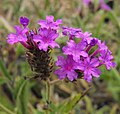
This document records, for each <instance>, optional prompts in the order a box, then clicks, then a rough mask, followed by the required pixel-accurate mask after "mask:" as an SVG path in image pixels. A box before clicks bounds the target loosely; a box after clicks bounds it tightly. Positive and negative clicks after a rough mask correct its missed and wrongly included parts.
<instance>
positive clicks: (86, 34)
mask: <svg viewBox="0 0 120 114" xmlns="http://www.w3.org/2000/svg"><path fill="white" fill-rule="evenodd" d="M91 35H92V33H89V32H84V33H83V32H79V33H77V34H76V38H82V39H83V40H84V41H86V42H87V44H90V42H91V40H92V39H93V38H92V37H91Z"/></svg>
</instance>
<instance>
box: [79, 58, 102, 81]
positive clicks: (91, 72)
mask: <svg viewBox="0 0 120 114" xmlns="http://www.w3.org/2000/svg"><path fill="white" fill-rule="evenodd" d="M97 66H99V60H98V59H97V58H93V59H90V58H89V57H87V58H86V59H84V61H80V63H79V67H78V68H79V70H81V71H83V73H84V79H85V80H86V81H88V82H90V81H91V80H92V76H94V77H99V75H100V74H101V71H100V70H99V69H98V68H97Z"/></svg>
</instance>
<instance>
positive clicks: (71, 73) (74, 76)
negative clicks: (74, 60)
mask: <svg viewBox="0 0 120 114" xmlns="http://www.w3.org/2000/svg"><path fill="white" fill-rule="evenodd" d="M67 77H68V79H69V80H70V81H73V80H74V79H77V77H78V74H77V73H76V72H75V71H71V72H68V74H67Z"/></svg>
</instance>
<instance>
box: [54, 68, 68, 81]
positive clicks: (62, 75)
mask: <svg viewBox="0 0 120 114" xmlns="http://www.w3.org/2000/svg"><path fill="white" fill-rule="evenodd" d="M54 73H55V74H56V75H58V77H59V79H61V80H62V79H64V78H65V77H66V73H65V72H64V70H63V69H58V70H55V72H54Z"/></svg>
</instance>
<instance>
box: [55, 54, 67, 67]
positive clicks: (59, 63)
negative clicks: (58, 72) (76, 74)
mask: <svg viewBox="0 0 120 114" xmlns="http://www.w3.org/2000/svg"><path fill="white" fill-rule="evenodd" d="M64 64H65V59H64V57H63V56H58V61H57V62H56V65H57V66H61V65H64Z"/></svg>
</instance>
